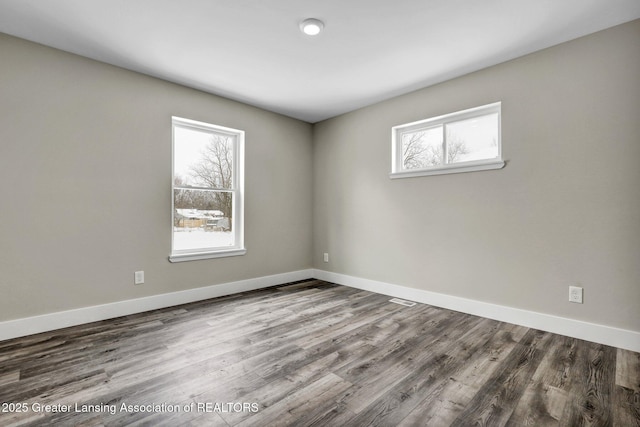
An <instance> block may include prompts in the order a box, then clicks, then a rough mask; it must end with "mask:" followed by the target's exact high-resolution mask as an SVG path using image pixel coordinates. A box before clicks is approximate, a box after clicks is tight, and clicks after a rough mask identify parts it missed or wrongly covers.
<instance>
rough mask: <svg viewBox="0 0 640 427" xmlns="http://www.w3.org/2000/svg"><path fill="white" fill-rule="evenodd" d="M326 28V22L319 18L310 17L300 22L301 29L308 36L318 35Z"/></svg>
mask: <svg viewBox="0 0 640 427" xmlns="http://www.w3.org/2000/svg"><path fill="white" fill-rule="evenodd" d="M323 28H324V23H323V22H322V21H320V20H319V19H314V18H309V19H305V20H304V21H302V22H301V23H300V30H301V31H302V32H303V33H305V34H306V35H308V36H317V35H318V34H320V31H322V29H323Z"/></svg>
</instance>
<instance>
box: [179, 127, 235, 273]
mask: <svg viewBox="0 0 640 427" xmlns="http://www.w3.org/2000/svg"><path fill="white" fill-rule="evenodd" d="M176 127H182V128H187V129H194V130H199V131H205V132H210V133H215V134H219V135H220V134H222V135H226V136H231V137H233V141H234V143H233V165H232V168H233V170H232V178H231V182H232V188H231V189H212V188H201V187H192V186H188V187H181V186H176V185H175V179H174V178H175V170H174V165H175V161H174V157H175V145H176V140H175V129H176ZM171 134H172V136H171V140H172V144H171V255H170V256H169V261H171V262H182V261H194V260H201V259H211V258H222V257H230V256H238V255H244V254H245V253H246V252H247V250H246V248H245V247H244V131H242V130H238V129H232V128H227V127H223V126H218V125H213V124H210V123H205V122H199V121H195V120H190V119H184V118H181V117H175V116H174V117H171ZM176 188H177V189H181V188H184V189H189V190H224V191H229V192H231V193H233V207H232V209H233V214H232V218H233V227H232V232H233V233H234V245H233V246H230V247H229V246H225V247H210V248H199V249H181V250H175V249H174V242H173V238H174V229H173V227H174V224H175V222H174V217H175V212H176V210H175V206H174V194H175V190H176Z"/></svg>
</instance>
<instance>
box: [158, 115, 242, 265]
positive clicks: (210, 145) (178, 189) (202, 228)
mask: <svg viewBox="0 0 640 427" xmlns="http://www.w3.org/2000/svg"><path fill="white" fill-rule="evenodd" d="M172 122H173V206H172V222H173V232H172V247H171V256H170V257H169V260H170V261H172V262H177V261H191V260H197V259H206V258H218V257H224V256H234V255H243V254H244V253H245V252H246V250H245V248H244V239H243V176H244V171H243V167H244V155H243V152H244V150H243V148H244V132H243V131H240V130H236V129H230V128H225V127H221V126H215V125H212V124H208V123H202V122H196V121H194V120H187V119H181V118H178V117H173V118H172Z"/></svg>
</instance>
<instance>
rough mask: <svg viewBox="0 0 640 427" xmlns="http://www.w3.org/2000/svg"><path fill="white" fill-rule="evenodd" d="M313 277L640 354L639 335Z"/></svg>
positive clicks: (317, 273)
mask: <svg viewBox="0 0 640 427" xmlns="http://www.w3.org/2000/svg"><path fill="white" fill-rule="evenodd" d="M313 277H315V278H316V279H320V280H325V281H327V282H332V283H337V284H339V285H344V286H350V287H353V288H358V289H363V290H367V291H371V292H376V293H379V294H383V295H390V296H393V297H398V298H402V299H406V300H410V301H416V302H420V303H423V304H429V305H434V306H437V307H442V308H447V309H450V310H455V311H460V312H463V313H468V314H473V315H475V316H481V317H486V318H489V319H494V320H499V321H501V322H508V323H513V324H516V325H521V326H526V327H529V328H534V329H539V330H542V331H547V332H553V333H554V334H560V335H565V336H568V337H573V338H578V339H582V340H586V341H592V342H596V343H599V344H605V345H610V346H613V347H618V348H623V349H627V350H631V351H636V352H640V332H636V331H630V330H626V329H619V328H614V327H611V326H605V325H599V324H595V323H588V322H583V321H580V320H573V319H568V318H565V317H559V316H553V315H550V314H544V313H537V312H534V311H528V310H522V309H519V308H512V307H507V306H503V305H497V304H491V303H487V302H481V301H475V300H471V299H466V298H461V297H456V296H451V295H445V294H440V293H436V292H429V291H424V290H420V289H414V288H408V287H405V286H399V285H393V284H390V283H384V282H378V281H375V280H369V279H362V278H359V277H354V276H348V275H345V274H339V273H332V272H329V271H324V270H314V272H313Z"/></svg>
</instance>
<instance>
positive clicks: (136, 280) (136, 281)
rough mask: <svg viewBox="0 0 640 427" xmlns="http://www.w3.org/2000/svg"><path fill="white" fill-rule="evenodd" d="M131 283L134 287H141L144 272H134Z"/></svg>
mask: <svg viewBox="0 0 640 427" xmlns="http://www.w3.org/2000/svg"><path fill="white" fill-rule="evenodd" d="M133 283H134V284H136V285H142V284H143V283H144V271H136V272H135V273H134V280H133Z"/></svg>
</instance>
